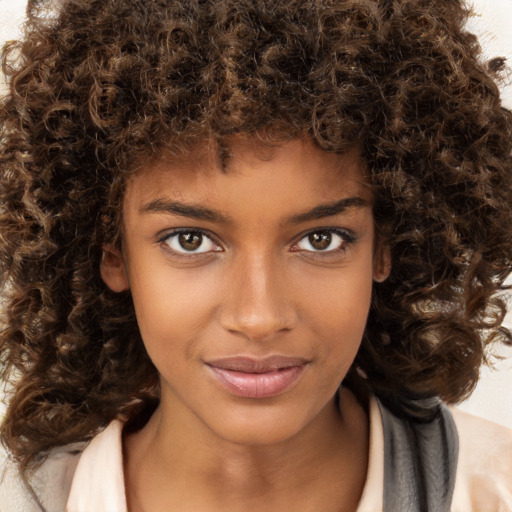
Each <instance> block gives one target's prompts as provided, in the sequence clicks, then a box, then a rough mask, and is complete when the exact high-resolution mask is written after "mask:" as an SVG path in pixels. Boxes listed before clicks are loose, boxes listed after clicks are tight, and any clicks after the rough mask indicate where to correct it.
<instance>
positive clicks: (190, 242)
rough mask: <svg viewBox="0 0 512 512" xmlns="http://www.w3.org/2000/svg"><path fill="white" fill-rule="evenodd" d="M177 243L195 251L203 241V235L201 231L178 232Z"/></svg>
mask: <svg viewBox="0 0 512 512" xmlns="http://www.w3.org/2000/svg"><path fill="white" fill-rule="evenodd" d="M178 243H179V244H180V245H181V247H183V249H185V250H186V251H197V249H199V247H201V244H202V243H203V235H202V234H201V233H180V234H179V235H178Z"/></svg>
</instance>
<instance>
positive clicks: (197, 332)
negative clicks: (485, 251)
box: [101, 139, 389, 512]
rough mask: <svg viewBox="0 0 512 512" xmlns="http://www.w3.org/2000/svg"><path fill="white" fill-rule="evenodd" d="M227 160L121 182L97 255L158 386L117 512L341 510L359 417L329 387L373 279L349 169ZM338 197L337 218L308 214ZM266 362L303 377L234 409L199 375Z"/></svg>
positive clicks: (368, 235) (351, 504) (369, 222)
mask: <svg viewBox="0 0 512 512" xmlns="http://www.w3.org/2000/svg"><path fill="white" fill-rule="evenodd" d="M230 149H231V152H232V157H231V158H230V159H229V161H228V164H227V169H225V170H222V169H221V168H220V167H219V164H218V160H217V158H216V151H215V150H214V149H210V150H208V149H204V150H203V151H197V152H196V153H194V155H193V156H192V155H189V156H188V157H187V158H185V157H183V158H181V159H179V158H178V159H169V158H168V159H164V158H162V160H161V161H159V162H156V163H152V164H148V165H147V166H146V167H144V168H143V169H142V170H140V171H139V172H138V173H136V174H135V176H134V177H133V178H132V179H131V180H130V181H129V183H128V184H127V189H126V196H125V200H124V206H123V250H122V252H121V251H118V250H116V249H115V248H113V247H110V246H108V247H106V248H105V256H104V259H103V262H102V266H101V272H102V276H103V279H104V280H105V282H106V283H107V285H109V286H110V287H111V288H112V289H113V290H114V291H122V290H126V289H130V290H131V293H132V296H133V301H134V305H135V310H136V314H137V320H138V323H139V327H140V331H141V334H142V338H143V340H144V343H145V346H146V348H147V351H148V353H149V355H150V357H151V359H152V360H153V362H154V364H155V366H156V368H157V369H158V371H159V374H160V381H161V402H160V405H159V407H158V409H157V410H156V412H155V413H154V414H153V416H152V417H151V419H150V420H149V422H148V423H147V424H146V426H145V427H143V428H142V429H141V430H140V431H138V432H136V433H135V434H131V435H130V436H127V437H126V438H125V440H124V448H125V480H126V487H127V499H128V505H129V509H130V511H131V512H138V511H142V512H151V511H158V510H171V509H172V510H174V511H189V510H190V511H192V510H194V511H199V512H200V511H210V512H213V511H217V510H219V511H220V510H232V511H245V512H247V511H252V510H254V511H256V510H257V511H259V512H261V511H278V510H279V511H281V510H297V511H304V512H306V511H319V510H321V511H325V512H329V511H340V510H347V511H349V510H355V509H356V507H357V503H358V501H359V498H360V496H361V492H362V489H363V486H364V481H365V477H366V470H367V459H368V418H367V416H366V413H365V411H364V409H363V408H362V407H361V405H360V404H359V403H358V402H357V401H356V400H355V398H354V397H353V395H352V394H351V393H350V392H349V391H348V390H345V389H342V391H341V392H340V393H339V396H338V395H337V390H338V388H339V385H340V382H342V380H343V378H344V377H345V375H346V373H347V371H348V370H349V368H350V366H351V364H352V362H353V359H354V357H355V355H356V352H357V350H358V348H359V345H360V342H361V338H362V335H363V331H364V328H365V322H366V318H367V314H368V310H369V307H370V300H371V289H372V284H373V281H374V280H377V281H382V280H384V279H385V278H386V277H387V275H388V274H389V256H388V253H387V251H385V250H382V249H380V248H379V247H376V244H375V233H374V220H373V215H372V209H371V202H372V195H371V193H370V191H369V189H368V187H367V186H365V184H364V178H363V171H362V169H363V166H362V164H361V162H360V160H359V158H358V155H357V152H356V151H352V152H350V153H348V154H345V155H334V154H331V153H327V152H325V151H322V150H321V149H319V148H317V147H316V146H314V145H313V144H312V143H310V142H309V141H307V140H294V141H292V142H290V143H286V144H284V145H282V146H280V147H277V148H273V149H265V150H263V149H261V147H257V146H255V145H254V144H253V143H251V142H250V141H248V140H244V139H238V140H235V141H234V142H233V145H232V146H231V148H230ZM348 198H350V199H349V201H348V202H347V201H346V200H347V199H348ZM343 200H344V201H345V202H346V203H347V204H348V206H347V207H346V208H338V210H339V211H334V210H336V209H333V208H331V209H330V210H327V209H325V208H323V209H319V207H322V206H325V205H330V206H331V207H332V206H333V205H335V204H338V206H339V204H340V201H343ZM177 203H179V209H177V207H176V204H177ZM351 204H352V206H350V205H351ZM184 205H185V206H188V207H190V206H191V205H193V206H194V207H195V208H196V210H194V211H191V210H190V208H189V209H188V210H186V208H184ZM198 207H200V208H201V209H202V210H198V209H197V208H198ZM205 209H207V210H208V214H209V217H205ZM213 214H215V215H213ZM201 216H202V217H205V218H199V217H201ZM175 229H180V230H185V231H187V230H189V231H188V233H189V234H188V235H187V234H185V235H183V233H182V238H181V239H180V238H179V235H177V234H176V233H175V232H174V231H173V230H175ZM198 230H200V231H202V232H203V235H200V234H199V235H198V234H197V232H198ZM335 230H338V231H335ZM194 232H195V233H196V234H195V236H196V237H199V238H196V239H195V242H196V245H195V246H194V247H197V248H198V249H197V250H195V252H194V251H190V250H188V251H187V250H186V248H188V249H190V246H186V248H184V247H183V245H180V240H181V242H183V240H184V239H183V236H185V237H187V236H188V237H189V238H190V237H192V236H193V235H194ZM314 233H316V236H317V237H318V236H320V237H322V236H323V237H324V240H323V243H324V245H322V243H318V241H317V240H315V239H314V238H312V237H314V236H315V235H314ZM309 235H312V236H311V237H310V236H309ZM326 236H327V242H326V241H325V240H326V239H325V237H326ZM329 236H330V239H329V238H328V237H329ZM325 244H327V245H325ZM185 245H186V244H185ZM273 355H278V356H286V357H293V358H300V360H301V361H304V364H303V365H302V366H301V370H300V374H299V376H298V377H297V378H296V379H295V380H293V382H292V384H291V385H290V386H288V387H287V388H286V389H284V391H282V392H279V393H278V394H277V395H275V396H270V397H256V398H254V397H245V396H237V395H236V394H235V393H233V392H232V390H230V389H228V388H226V386H225V385H224V384H223V383H222V382H221V381H220V380H219V379H218V378H217V376H216V375H215V374H214V372H212V371H211V367H210V366H209V363H210V362H211V361H216V360H218V359H219V358H227V357H234V356H244V357H250V358H252V359H256V360H260V359H261V358H265V357H267V356H273Z"/></svg>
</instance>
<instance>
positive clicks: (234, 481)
mask: <svg viewBox="0 0 512 512" xmlns="http://www.w3.org/2000/svg"><path fill="white" fill-rule="evenodd" d="M176 417H177V416H175V415H173V414H172V408H171V407H167V408H164V407H163V406H160V407H159V408H158V409H157V410H156V411H155V413H154V414H153V416H152V417H151V419H150V421H149V422H148V423H147V425H146V426H145V427H144V428H143V429H141V430H140V431H138V432H136V433H134V434H132V435H130V436H128V437H126V439H125V473H126V475H125V478H126V487H127V497H128V502H129V509H130V510H131V511H133V512H152V511H153V510H165V509H172V510H176V511H177V512H179V511H180V510H185V509H186V510H197V511H203V510H204V511H216V510H226V509H231V510H244V511H251V510H255V511H256V510H258V511H259V512H263V511H268V512H271V511H272V512H273V511H278V510H279V511H281V510H300V511H309V510H311V511H313V510H314V511H317V510H325V511H329V510H332V511H333V512H334V511H335V512H338V511H340V510H347V511H349V510H355V508H356V507H357V503H358V501H359V498H360V495H361V492H362V488H363V485H364V481H365V477H366V469H367V460H368V420H367V416H366V414H365V412H364V410H363V409H362V407H361V406H360V405H359V404H358V403H357V401H356V400H355V398H354V397H353V395H352V394H351V393H350V392H349V391H346V390H344V391H342V392H341V394H340V402H339V407H338V404H337V403H336V402H335V401H334V400H333V401H332V402H331V403H330V404H329V405H328V406H326V407H325V408H324V410H323V411H322V412H321V413H320V414H319V415H318V416H317V417H316V418H315V419H314V421H312V422H311V423H310V424H309V425H308V426H307V427H306V428H304V429H302V430H301V431H300V432H299V433H297V434H296V435H295V436H293V437H291V438H289V439H286V440H284V441H282V442H278V443H275V444H271V445H249V446H248V445H241V444H236V443H233V442H230V441H228V440H225V439H222V438H220V437H218V436H217V435H216V434H215V433H214V432H212V431H211V430H209V429H208V427H206V426H205V425H203V424H198V423H197V422H194V421H193V419H192V418H189V419H188V420H189V421H175V420H174V418H176ZM183 504H185V505H186V506H183ZM180 506H181V507H182V508H180Z"/></svg>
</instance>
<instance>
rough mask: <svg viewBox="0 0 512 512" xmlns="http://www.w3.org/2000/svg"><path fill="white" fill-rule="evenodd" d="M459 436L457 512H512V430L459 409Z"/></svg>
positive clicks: (454, 412) (456, 416)
mask: <svg viewBox="0 0 512 512" xmlns="http://www.w3.org/2000/svg"><path fill="white" fill-rule="evenodd" d="M451 412H452V415H453V419H454V421H455V424H456V426H457V432H458V437H459V457H458V466H457V476H456V480H455V490H454V496H453V508H452V510H453V512H466V511H468V510H480V511H483V512H485V511H489V512H490V511H495V512H498V511H512V430H510V429H509V428H507V427H504V426H502V425H498V424H496V423H493V422H491V421H487V420H485V419H483V418H479V417H478V416H474V415H472V414H469V413H467V412H464V411H461V410H459V409H457V408H452V409H451Z"/></svg>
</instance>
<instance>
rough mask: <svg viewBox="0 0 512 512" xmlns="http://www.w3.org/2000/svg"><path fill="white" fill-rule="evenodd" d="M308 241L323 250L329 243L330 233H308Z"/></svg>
mask: <svg viewBox="0 0 512 512" xmlns="http://www.w3.org/2000/svg"><path fill="white" fill-rule="evenodd" d="M308 238H309V243H310V244H311V245H312V246H313V247H314V248H315V249H317V250H319V251H324V250H325V249H327V248H328V247H329V245H331V240H332V237H331V234H330V233H312V234H311V235H309V237H308Z"/></svg>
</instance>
